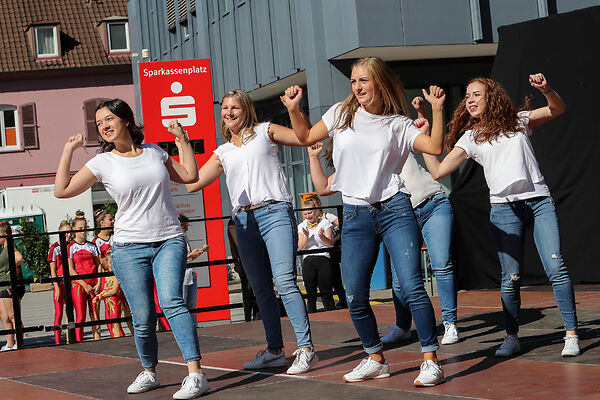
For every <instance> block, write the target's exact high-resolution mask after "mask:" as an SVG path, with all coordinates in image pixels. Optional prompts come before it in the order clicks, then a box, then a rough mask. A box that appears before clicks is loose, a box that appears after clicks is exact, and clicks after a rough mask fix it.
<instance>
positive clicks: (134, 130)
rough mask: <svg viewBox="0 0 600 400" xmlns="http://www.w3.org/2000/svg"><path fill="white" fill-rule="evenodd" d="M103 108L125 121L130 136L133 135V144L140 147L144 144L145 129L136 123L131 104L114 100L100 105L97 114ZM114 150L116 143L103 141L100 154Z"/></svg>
mask: <svg viewBox="0 0 600 400" xmlns="http://www.w3.org/2000/svg"><path fill="white" fill-rule="evenodd" d="M102 108H108V110H109V111H110V112H111V113H113V114H115V115H116V116H117V117H119V118H121V119H122V120H123V121H125V125H127V129H129V134H130V135H131V140H133V143H134V144H136V145H138V146H140V145H141V144H142V142H143V141H144V128H143V127H142V126H141V125H137V124H136V123H135V117H134V116H133V111H132V110H131V107H129V104H127V103H126V102H125V101H123V100H121V99H112V100H106V101H103V102H102V103H100V104H98V107H96V112H98V110H100V109H102ZM98 132H100V129H98ZM114 148H115V144H114V143H112V142H106V141H104V140H102V144H101V146H100V152H102V153H106V152H109V151H112V150H114Z"/></svg>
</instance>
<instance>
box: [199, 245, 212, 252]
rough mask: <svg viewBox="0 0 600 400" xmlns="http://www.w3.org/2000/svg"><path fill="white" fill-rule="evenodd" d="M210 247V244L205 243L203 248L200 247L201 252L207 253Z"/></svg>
mask: <svg viewBox="0 0 600 400" xmlns="http://www.w3.org/2000/svg"><path fill="white" fill-rule="evenodd" d="M209 248H210V246H209V245H207V244H205V245H204V246H202V248H201V249H200V254H202V253H206V252H207V251H208V249H209Z"/></svg>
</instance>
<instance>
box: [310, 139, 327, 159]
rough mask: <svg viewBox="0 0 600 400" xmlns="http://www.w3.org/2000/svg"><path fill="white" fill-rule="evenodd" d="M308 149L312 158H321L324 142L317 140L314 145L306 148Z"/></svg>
mask: <svg viewBox="0 0 600 400" xmlns="http://www.w3.org/2000/svg"><path fill="white" fill-rule="evenodd" d="M306 149H307V150H308V156H309V157H312V158H319V154H321V152H322V151H323V143H321V142H317V143H315V144H313V145H312V146H309V147H307V148H306Z"/></svg>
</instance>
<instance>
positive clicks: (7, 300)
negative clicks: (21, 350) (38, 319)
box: [0, 221, 25, 351]
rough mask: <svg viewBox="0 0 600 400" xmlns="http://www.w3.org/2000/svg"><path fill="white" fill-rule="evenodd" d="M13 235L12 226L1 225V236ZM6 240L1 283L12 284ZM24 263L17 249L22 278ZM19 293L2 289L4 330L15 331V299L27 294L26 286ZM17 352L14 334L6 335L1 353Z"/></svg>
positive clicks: (1, 248) (1, 244)
mask: <svg viewBox="0 0 600 400" xmlns="http://www.w3.org/2000/svg"><path fill="white" fill-rule="evenodd" d="M4 235H12V229H11V227H10V224H9V223H8V222H6V221H3V222H2V223H0V236H4ZM6 241H7V240H6V238H5V237H3V238H0V282H10V270H9V264H8V246H7V245H6ZM22 262H23V256H22V255H21V253H20V252H19V250H17V249H15V263H16V264H17V275H19V278H20V277H21V276H20V275H21V270H20V268H19V267H20V265H21V263H22ZM17 288H18V289H17V293H13V292H12V289H11V288H10V286H4V287H1V288H0V320H2V324H3V325H4V329H15V326H16V325H15V314H14V310H13V297H14V296H16V297H17V298H18V299H19V301H21V299H22V298H23V295H24V294H25V286H22V285H19V286H17ZM10 350H17V343H16V342H15V335H14V333H13V334H11V335H6V344H5V345H4V346H2V348H0V351H10Z"/></svg>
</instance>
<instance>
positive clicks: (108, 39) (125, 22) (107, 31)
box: [106, 21, 131, 54]
mask: <svg viewBox="0 0 600 400" xmlns="http://www.w3.org/2000/svg"><path fill="white" fill-rule="evenodd" d="M117 24H119V25H120V24H125V41H126V43H127V49H116V50H115V49H113V48H112V45H111V42H110V30H111V26H112V25H117ZM106 43H107V45H108V53H109V54H119V53H129V52H130V51H131V50H130V48H131V45H130V43H129V22H127V21H107V22H106Z"/></svg>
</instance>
